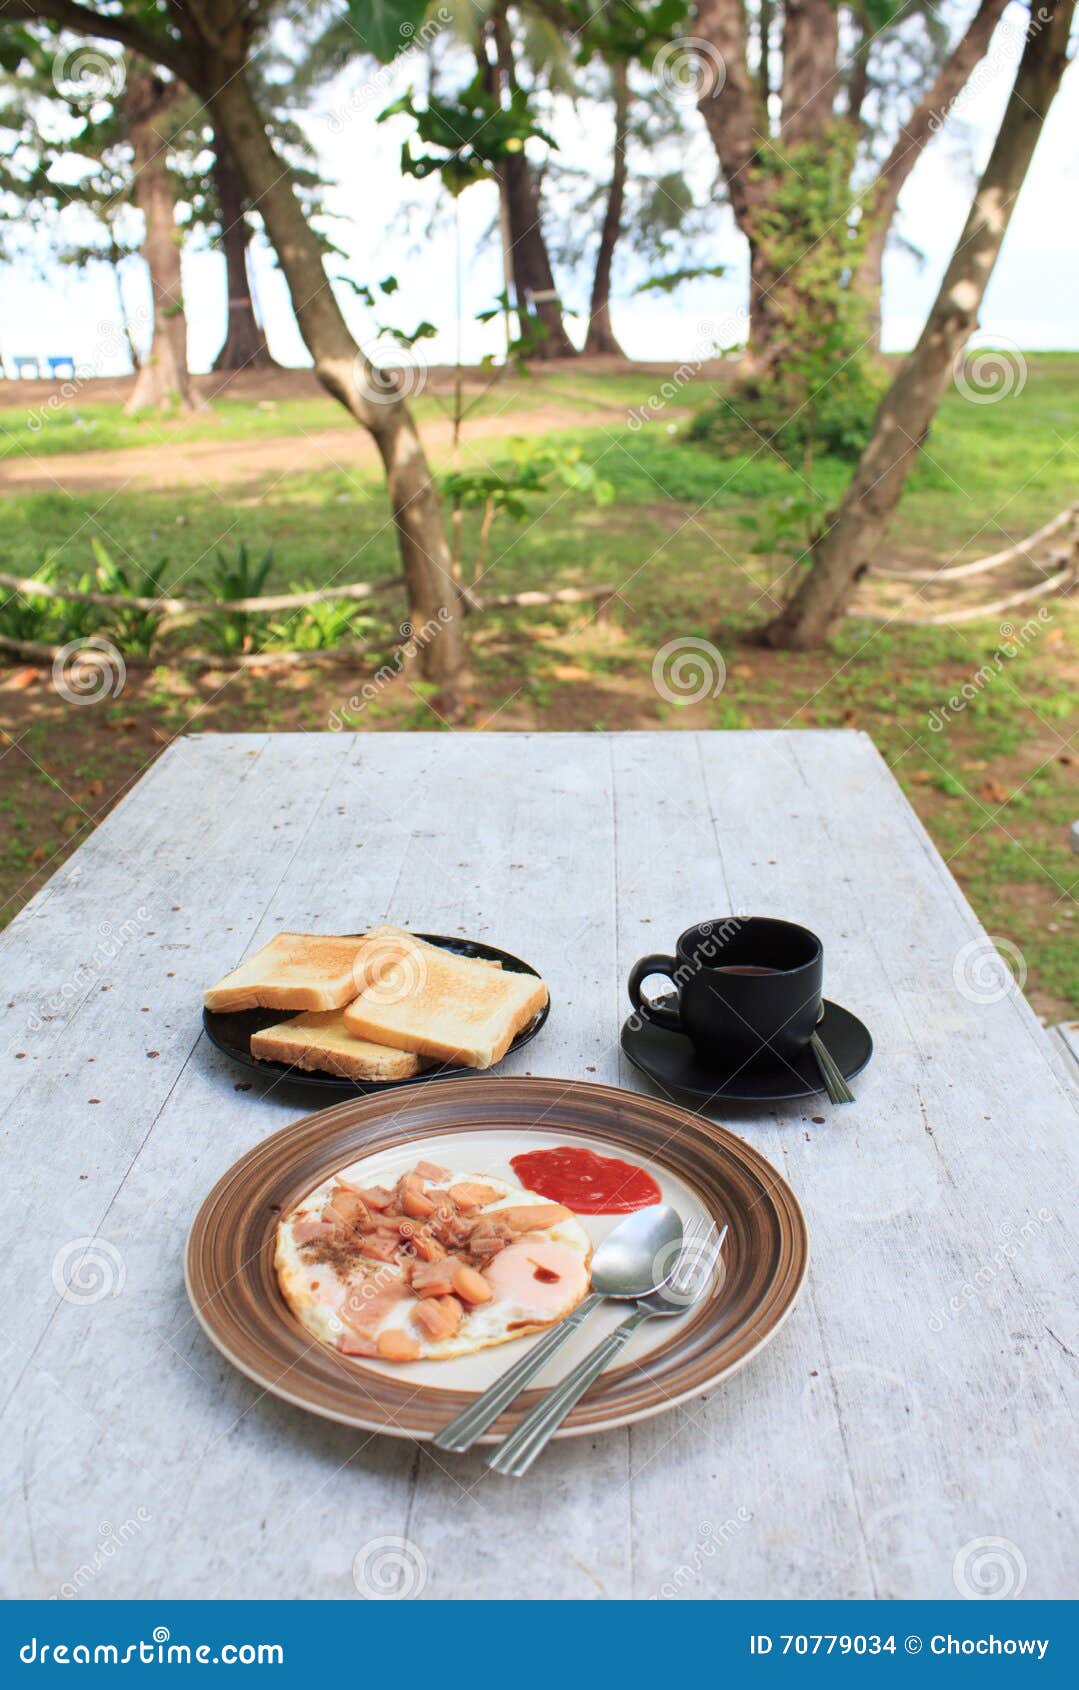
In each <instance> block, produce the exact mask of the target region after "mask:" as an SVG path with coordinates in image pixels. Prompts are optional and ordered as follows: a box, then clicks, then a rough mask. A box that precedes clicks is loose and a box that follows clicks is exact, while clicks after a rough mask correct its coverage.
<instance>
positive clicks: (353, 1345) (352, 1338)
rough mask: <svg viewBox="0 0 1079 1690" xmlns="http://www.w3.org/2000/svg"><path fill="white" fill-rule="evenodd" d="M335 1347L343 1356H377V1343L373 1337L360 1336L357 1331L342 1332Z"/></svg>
mask: <svg viewBox="0 0 1079 1690" xmlns="http://www.w3.org/2000/svg"><path fill="white" fill-rule="evenodd" d="M337 1348H338V1349H339V1350H340V1352H341V1354H342V1355H343V1356H377V1354H378V1345H377V1344H376V1343H375V1341H374V1339H373V1338H362V1337H361V1336H360V1334H359V1333H358V1332H342V1334H341V1336H340V1338H338V1340H337Z"/></svg>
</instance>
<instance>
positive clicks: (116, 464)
mask: <svg viewBox="0 0 1079 1690" xmlns="http://www.w3.org/2000/svg"><path fill="white" fill-rule="evenodd" d="M621 422H622V412H621V411H620V410H615V409H614V408H612V407H608V408H606V409H604V410H591V411H579V412H575V411H574V410H573V409H572V408H571V407H569V406H566V405H550V406H541V407H538V408H537V409H533V410H526V409H519V410H517V409H515V410H511V411H507V412H505V413H504V414H503V415H500V416H490V417H482V416H481V417H477V418H476V419H475V420H474V421H473V422H472V423H470V425H469V431H468V439H469V441H477V440H506V439H508V438H510V436H512V435H518V434H543V433H547V432H553V431H555V430H558V429H578V428H596V429H598V428H610V429H615V428H618V427H619V425H620V424H621ZM421 433H422V435H423V439H424V444H425V445H426V446H427V448H428V449H429V450H430V451H431V452H432V454H433V455H434V456H435V457H439V456H444V455H445V453H446V450H447V449H448V447H449V444H450V422H449V418H448V417H447V418H437V419H435V420H432V421H430V422H427V423H425V424H424V425H423V427H422V429H421ZM377 461H378V454H377V452H376V451H375V446H374V442H373V441H372V440H371V437H370V435H368V434H367V433H365V431H364V430H363V429H362V428H360V427H358V426H353V427H347V428H326V429H319V430H317V431H312V432H310V433H300V434H289V435H282V436H280V437H278V436H272V437H270V438H267V439H263V440H212V439H211V440H189V441H183V442H177V443H175V444H173V443H169V442H167V441H166V442H165V444H164V445H155V446H127V447H119V448H116V449H114V450H112V451H107V452H63V453H57V454H56V455H55V456H52V457H47V458H34V457H30V456H27V457H18V458H9V459H6V460H5V461H4V462H3V463H0V492H6V493H34V492H44V491H49V490H52V491H56V492H64V493H94V492H98V491H100V490H101V489H106V488H108V489H113V488H115V489H119V490H123V489H126V488H138V487H152V488H154V489H158V490H165V489H168V488H171V487H191V486H196V485H200V484H204V483H207V482H212V483H213V485H214V486H218V487H219V486H223V485H234V484H235V483H237V482H244V481H255V480H265V479H268V478H270V477H272V476H279V475H287V474H290V473H295V472H296V471H297V470H300V471H302V470H325V469H344V470H349V469H355V468H359V467H363V468H365V469H366V468H369V467H373V466H374V465H375V464H376V463H377Z"/></svg>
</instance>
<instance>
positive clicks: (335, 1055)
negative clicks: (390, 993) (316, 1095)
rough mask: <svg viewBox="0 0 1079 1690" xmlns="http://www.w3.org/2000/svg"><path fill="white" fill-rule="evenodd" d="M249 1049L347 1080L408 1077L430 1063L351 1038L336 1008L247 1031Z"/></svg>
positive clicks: (270, 1058)
mask: <svg viewBox="0 0 1079 1690" xmlns="http://www.w3.org/2000/svg"><path fill="white" fill-rule="evenodd" d="M251 1054H252V1056H256V1057H259V1058H261V1059H262V1060H264V1061H269V1062H285V1063H288V1064H289V1065H290V1066H291V1067H293V1068H302V1069H303V1070H304V1071H305V1072H306V1073H319V1074H337V1075H339V1076H340V1077H341V1078H342V1079H348V1080H407V1079H410V1078H411V1077H412V1075H414V1074H419V1073H422V1071H423V1069H424V1068H427V1067H429V1066H430V1064H429V1063H427V1062H425V1061H424V1060H423V1059H422V1058H421V1057H419V1056H417V1055H416V1054H415V1053H414V1052H412V1051H404V1050H398V1049H395V1048H393V1047H390V1046H387V1045H379V1044H372V1043H370V1042H369V1041H368V1040H366V1039H358V1038H354V1037H353V1036H352V1035H351V1034H349V1032H348V1031H347V1029H346V1028H345V1025H344V1017H343V1015H342V1013H341V1011H340V1010H331V1011H330V1012H328V1013H318V1014H308V1015H298V1016H297V1017H296V1018H295V1020H293V1021H283V1022H281V1023H280V1025H278V1026H276V1027H266V1028H264V1029H263V1030H262V1032H259V1033H252V1035H251Z"/></svg>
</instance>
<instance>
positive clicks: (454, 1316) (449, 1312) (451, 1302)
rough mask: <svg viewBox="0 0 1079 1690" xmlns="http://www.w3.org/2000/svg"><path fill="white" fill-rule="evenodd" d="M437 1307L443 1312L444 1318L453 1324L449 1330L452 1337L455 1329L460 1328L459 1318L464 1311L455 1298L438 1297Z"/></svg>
mask: <svg viewBox="0 0 1079 1690" xmlns="http://www.w3.org/2000/svg"><path fill="white" fill-rule="evenodd" d="M438 1306H439V1308H440V1309H443V1310H444V1311H445V1314H446V1318H447V1319H448V1320H451V1321H452V1322H453V1325H452V1327H451V1328H450V1336H451V1337H452V1336H453V1334H454V1332H456V1330H457V1328H458V1327H459V1326H460V1324H461V1317H462V1316H463V1314H464V1312H465V1311H464V1309H463V1308H462V1306H461V1304H460V1303H459V1302H458V1301H457V1298H456V1297H440V1298H439V1299H438Z"/></svg>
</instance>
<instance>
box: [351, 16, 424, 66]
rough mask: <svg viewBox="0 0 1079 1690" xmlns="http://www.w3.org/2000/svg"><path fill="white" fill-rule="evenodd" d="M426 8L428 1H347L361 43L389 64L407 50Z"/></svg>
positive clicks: (413, 39)
mask: <svg viewBox="0 0 1079 1690" xmlns="http://www.w3.org/2000/svg"><path fill="white" fill-rule="evenodd" d="M426 10H427V0H348V15H349V19H350V21H351V23H352V27H353V29H354V30H355V32H356V37H357V40H358V42H359V45H360V46H361V47H363V48H365V49H366V50H367V52H369V53H373V54H374V55H375V57H376V59H379V60H380V61H381V63H382V64H384V65H388V64H389V62H390V60H391V59H395V58H396V57H397V55H398V53H404V52H407V51H408V49H409V48H410V47H411V46H412V44H413V42H414V41H415V39H416V31H417V29H418V27H419V25H420V23H421V22H422V21H423V14H424V12H425V11H426Z"/></svg>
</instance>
